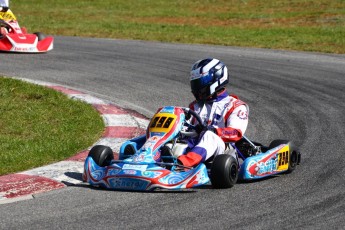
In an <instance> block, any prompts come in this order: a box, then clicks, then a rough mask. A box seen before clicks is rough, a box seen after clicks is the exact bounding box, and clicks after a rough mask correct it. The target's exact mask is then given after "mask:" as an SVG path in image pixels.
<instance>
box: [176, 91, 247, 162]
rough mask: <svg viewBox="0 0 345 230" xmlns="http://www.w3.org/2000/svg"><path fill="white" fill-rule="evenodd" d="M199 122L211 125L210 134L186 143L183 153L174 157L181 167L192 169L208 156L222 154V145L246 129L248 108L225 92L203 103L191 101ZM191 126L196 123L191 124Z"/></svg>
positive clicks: (233, 139) (235, 138) (234, 140)
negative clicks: (199, 118) (214, 130)
mask: <svg viewBox="0 0 345 230" xmlns="http://www.w3.org/2000/svg"><path fill="white" fill-rule="evenodd" d="M189 107H190V108H191V109H192V110H194V111H195V112H196V113H197V114H199V116H200V117H201V120H202V121H203V123H204V125H205V126H213V127H214V128H216V133H214V132H212V131H204V132H201V133H200V135H199V136H198V137H196V138H192V139H189V140H188V149H187V152H186V153H185V154H183V155H181V156H179V157H178V160H179V161H180V162H181V163H182V164H183V165H184V166H189V167H192V166H195V165H197V164H199V163H200V162H205V161H206V160H208V159H209V158H210V157H212V156H216V155H218V154H222V153H224V150H225V148H226V145H225V142H226V143H227V142H236V141H238V140H240V139H241V138H242V136H243V134H244V132H245V131H246V129H247V126H248V113H249V108H248V106H247V104H246V103H244V102H243V101H241V100H239V99H238V97H236V96H234V95H229V94H228V93H227V92H226V91H225V90H224V91H223V92H221V93H220V94H218V95H217V97H216V99H213V100H212V101H208V102H205V103H198V102H196V101H194V102H192V103H191V104H190V106H189ZM192 123H193V124H196V123H197V122H196V121H195V120H193V121H192Z"/></svg>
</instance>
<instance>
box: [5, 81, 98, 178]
mask: <svg viewBox="0 0 345 230" xmlns="http://www.w3.org/2000/svg"><path fill="white" fill-rule="evenodd" d="M103 129H104V123H103V121H102V118H101V117H100V115H99V114H98V112H97V111H96V110H95V109H94V108H92V106H91V105H89V104H86V103H84V102H81V101H76V100H71V99H69V98H68V97H67V96H66V95H64V94H62V93H59V92H57V91H55V90H52V89H49V88H46V87H43V86H38V85H34V84H30V83H26V82H23V81H20V80H16V79H11V78H4V77H0V175H4V174H9V173H13V172H18V171H23V170H27V169H30V168H34V167H38V166H42V165H46V164H49V163H53V162H56V161H60V160H64V159H66V158H68V157H70V156H73V155H75V154H76V153H78V152H79V151H82V150H85V149H86V148H87V147H89V146H91V145H92V144H93V143H95V141H97V140H98V139H99V138H100V136H101V134H102V132H103Z"/></svg>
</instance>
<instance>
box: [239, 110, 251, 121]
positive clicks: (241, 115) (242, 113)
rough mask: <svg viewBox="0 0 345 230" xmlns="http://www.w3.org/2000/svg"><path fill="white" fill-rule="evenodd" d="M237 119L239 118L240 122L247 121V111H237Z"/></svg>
mask: <svg viewBox="0 0 345 230" xmlns="http://www.w3.org/2000/svg"><path fill="white" fill-rule="evenodd" d="M237 117H238V118H240V119H241V120H247V119H248V112H247V111H242V110H240V111H238V113H237Z"/></svg>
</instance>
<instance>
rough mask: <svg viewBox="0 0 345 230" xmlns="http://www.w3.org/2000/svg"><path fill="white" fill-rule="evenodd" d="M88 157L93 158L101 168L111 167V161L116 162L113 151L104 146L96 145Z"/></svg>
mask: <svg viewBox="0 0 345 230" xmlns="http://www.w3.org/2000/svg"><path fill="white" fill-rule="evenodd" d="M88 156H89V157H92V159H93V160H94V161H95V163H96V164H97V165H98V166H101V167H105V166H108V165H110V163H111V161H112V160H114V154H113V150H112V149H111V148H110V147H108V146H104V145H95V146H94V147H92V148H91V150H90V152H89V155H88Z"/></svg>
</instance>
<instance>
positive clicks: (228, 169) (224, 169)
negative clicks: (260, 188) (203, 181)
mask: <svg viewBox="0 0 345 230" xmlns="http://www.w3.org/2000/svg"><path fill="white" fill-rule="evenodd" d="M210 179H211V183H212V186H213V187H214V188H231V187H232V186H234V185H235V184H236V182H237V179H238V163H237V161H236V159H235V158H234V157H233V156H231V155H229V154H221V155H218V156H216V157H215V158H214V160H213V163H212V166H211V176H210Z"/></svg>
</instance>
